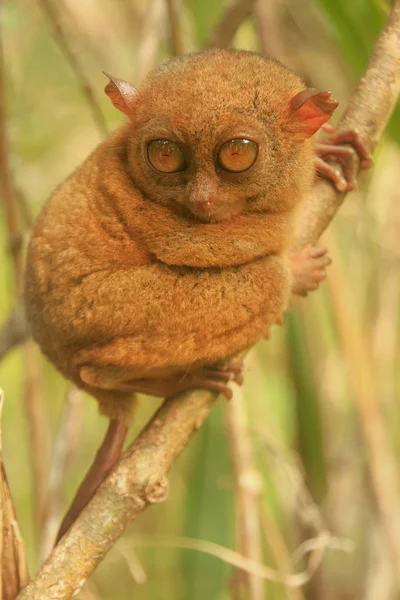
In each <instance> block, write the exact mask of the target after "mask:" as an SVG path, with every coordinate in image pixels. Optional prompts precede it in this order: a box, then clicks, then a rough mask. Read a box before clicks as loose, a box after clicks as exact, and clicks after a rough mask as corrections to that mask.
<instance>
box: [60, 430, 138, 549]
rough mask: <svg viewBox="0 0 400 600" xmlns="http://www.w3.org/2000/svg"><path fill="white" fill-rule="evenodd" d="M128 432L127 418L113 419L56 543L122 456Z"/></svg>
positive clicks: (61, 527)
mask: <svg viewBox="0 0 400 600" xmlns="http://www.w3.org/2000/svg"><path fill="white" fill-rule="evenodd" d="M127 432H128V425H127V423H126V420H118V419H111V420H110V425H109V427H108V430H107V433H106V436H105V438H104V440H103V443H102V444H101V446H100V448H99V449H98V451H97V454H96V457H95V459H94V461H93V463H92V466H91V467H90V469H89V471H88V472H87V474H86V476H85V479H84V480H83V481H82V483H81V485H80V486H79V489H78V491H77V493H76V495H75V497H74V499H73V501H72V504H71V506H70V507H69V509H68V512H67V514H66V515H65V517H64V519H63V521H62V523H61V526H60V529H59V531H58V534H57V539H56V543H57V542H58V541H59V540H60V539H61V538H62V536H63V535H64V533H66V531H67V530H68V529H69V528H70V527H71V525H72V523H73V522H74V521H75V519H76V518H77V516H78V515H79V514H80V512H81V511H82V510H83V509H84V508H85V506H86V504H87V503H88V502H89V500H90V499H91V498H92V496H93V494H94V493H95V491H96V490H97V488H98V487H99V485H100V484H101V482H102V481H103V479H104V478H105V477H106V476H107V475H108V473H109V472H110V471H111V469H112V468H113V466H114V465H115V463H116V462H117V461H118V459H119V457H120V456H121V452H122V447H123V445H124V441H125V438H126V434H127Z"/></svg>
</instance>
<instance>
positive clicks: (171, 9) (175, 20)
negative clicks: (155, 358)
mask: <svg viewBox="0 0 400 600" xmlns="http://www.w3.org/2000/svg"><path fill="white" fill-rule="evenodd" d="M166 3H167V10H168V22H169V38H170V49H171V54H172V56H180V55H181V54H183V53H184V47H183V39H182V27H181V23H180V19H179V14H178V0H166Z"/></svg>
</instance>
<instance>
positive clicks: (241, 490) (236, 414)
mask: <svg viewBox="0 0 400 600" xmlns="http://www.w3.org/2000/svg"><path fill="white" fill-rule="evenodd" d="M227 417H228V431H229V438H230V446H231V456H232V463H233V474H234V481H235V487H236V493H235V498H236V503H237V506H236V510H237V512H238V529H239V531H238V534H239V538H240V552H241V554H243V555H244V556H246V557H247V558H250V559H252V560H254V561H255V562H258V563H262V562H263V555H262V554H263V553H262V535H261V523H260V494H261V482H260V475H259V474H258V472H257V471H256V469H255V467H254V465H253V457H252V449H251V441H250V436H249V431H248V423H247V415H246V410H245V407H244V401H243V393H242V391H241V390H240V389H235V391H234V394H233V398H232V400H231V401H230V402H228V403H227ZM243 575H244V577H245V580H246V583H247V587H248V590H249V600H264V599H265V597H266V596H265V584H264V581H263V580H262V579H261V578H260V577H257V576H256V575H254V574H252V573H246V574H243Z"/></svg>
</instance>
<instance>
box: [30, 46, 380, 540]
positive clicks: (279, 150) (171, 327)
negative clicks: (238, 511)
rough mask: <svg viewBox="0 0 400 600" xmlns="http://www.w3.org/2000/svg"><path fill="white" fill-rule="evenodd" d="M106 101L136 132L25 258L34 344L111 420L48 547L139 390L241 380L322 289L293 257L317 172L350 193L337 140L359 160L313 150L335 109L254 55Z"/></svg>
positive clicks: (235, 56)
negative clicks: (254, 349)
mask: <svg viewBox="0 0 400 600" xmlns="http://www.w3.org/2000/svg"><path fill="white" fill-rule="evenodd" d="M105 91H106V93H107V95H108V96H109V97H110V99H111V101H112V102H113V104H114V105H115V107H116V108H118V109H119V110H120V111H122V112H123V113H124V114H125V115H127V116H128V118H129V121H128V123H127V124H126V125H125V126H124V127H122V129H121V130H119V131H118V132H117V133H115V134H114V135H113V136H112V137H111V138H110V139H109V140H107V141H106V142H104V143H102V144H100V146H98V148H97V149H96V150H95V151H94V153H93V154H92V155H91V156H90V157H89V158H88V159H87V160H86V162H85V163H84V164H83V165H82V166H80V167H79V168H78V169H77V170H76V171H75V172H74V173H73V174H72V175H71V176H70V177H69V178H68V179H67V180H66V181H65V182H64V183H63V184H62V185H61V186H60V187H59V188H58V189H57V190H56V191H55V193H54V195H53V196H52V198H51V199H50V201H49V202H48V204H47V205H46V206H45V208H44V210H43V212H42V214H41V216H40V217H39V219H38V221H37V223H36V226H35V228H34V231H33V234H32V239H31V242H30V247H29V252H28V261H27V275H26V301H27V310H28V315H29V319H30V321H31V323H32V330H33V335H34V338H35V339H36V340H37V342H38V343H39V345H40V346H41V348H42V350H43V352H44V353H45V355H46V356H47V357H48V358H49V359H50V360H51V361H52V362H53V363H54V364H55V366H56V367H57V368H58V369H59V370H60V371H61V372H62V373H63V374H64V375H65V376H66V377H67V378H68V379H70V380H72V381H73V382H74V383H75V384H76V385H77V386H79V387H80V388H82V389H84V390H85V391H87V392H88V393H89V394H91V395H92V396H94V397H95V398H96V399H97V400H98V402H99V404H100V410H101V412H102V413H104V414H105V415H107V416H108V417H109V419H110V420H111V422H110V427H109V430H108V432H107V435H106V438H105V440H104V442H103V445H102V446H101V448H100V450H99V452H98V455H97V457H96V460H95V462H94V464H93V466H92V468H91V470H90V471H89V473H88V475H87V477H86V479H85V481H84V482H83V484H82V486H81V488H80V490H79V491H78V494H77V496H76V498H75V500H74V502H73V504H72V506H71V508H70V510H69V512H68V514H67V516H66V517H65V519H64V522H63V524H62V527H61V530H60V532H59V537H60V536H61V535H62V534H63V533H64V532H65V531H66V529H68V527H69V526H70V524H71V523H72V522H73V520H74V519H75V518H76V515H77V514H78V513H79V512H80V510H81V509H82V507H83V506H84V505H85V504H86V503H87V501H88V499H89V498H90V497H91V495H92V494H93V492H94V490H95V489H96V488H97V486H98V485H99V483H100V482H101V480H102V479H103V478H104V476H105V474H106V473H107V472H108V471H109V470H110V469H111V467H112V465H113V464H114V463H115V461H116V459H117V458H118V456H119V454H120V452H121V448H122V445H123V442H124V439H125V435H126V431H127V428H128V425H129V421H130V418H131V412H132V406H133V399H134V396H135V393H144V394H150V395H155V396H169V395H172V394H174V393H176V392H179V391H183V390H186V389H191V388H209V389H212V390H217V391H219V392H222V393H224V394H225V395H226V396H227V397H229V396H230V394H231V390H230V388H229V386H228V383H229V382H230V381H236V382H237V383H241V381H242V374H241V370H242V365H241V364H240V362H239V361H237V360H235V359H234V358H233V357H234V356H235V355H236V354H237V353H238V352H239V351H240V350H243V349H245V348H247V347H248V346H251V345H252V344H254V343H255V342H257V341H258V340H259V339H260V338H262V337H268V334H269V329H270V326H271V324H273V323H275V322H280V319H281V317H282V314H283V312H284V311H285V308H286V306H287V303H288V299H289V295H290V291H291V289H293V290H294V291H296V292H298V293H304V292H307V290H310V289H315V288H316V287H317V286H318V283H319V281H320V280H322V279H323V278H324V269H325V266H326V265H327V264H328V263H329V259H328V257H327V255H326V251H325V249H320V248H311V249H307V250H305V251H303V252H302V253H300V254H299V255H297V256H294V257H290V255H289V253H290V244H291V241H292V230H293V222H294V218H295V214H296V210H297V207H298V206H299V204H300V203H301V201H302V200H303V199H304V198H305V197H306V196H307V194H309V192H310V190H311V187H312V185H313V181H314V179H315V174H316V171H317V172H318V171H319V173H320V175H322V176H326V177H329V178H331V179H332V181H333V183H334V185H336V187H338V189H342V190H344V189H351V188H352V187H353V186H354V173H353V172H352V169H351V163H350V162H349V158H351V157H349V153H350V154H351V150H349V148H348V147H347V148H346V147H345V148H344V147H343V146H341V145H340V144H342V143H343V142H352V143H353V145H354V146H355V148H356V150H357V151H358V153H359V155H360V158H361V164H362V166H369V164H370V157H369V155H368V153H367V151H366V150H365V148H364V146H363V144H362V143H361V142H360V140H359V139H358V137H357V135H356V134H354V133H352V132H346V133H344V134H339V133H336V132H335V131H334V130H332V128H330V129H329V131H328V136H327V137H326V139H325V141H323V142H322V141H321V140H320V141H319V142H315V141H314V140H312V136H313V135H314V134H315V133H316V132H317V131H318V130H319V129H320V128H321V127H322V126H323V125H324V123H325V122H326V121H327V120H328V119H329V118H330V116H331V114H332V113H333V111H334V110H335V108H336V106H337V102H336V101H334V100H333V99H332V98H331V96H330V94H329V93H328V92H319V91H317V90H315V89H308V88H306V87H305V85H304V82H303V81H302V80H301V78H300V77H298V76H297V75H295V74H294V73H293V72H291V71H290V70H289V69H287V68H286V67H284V66H283V65H281V64H279V63H278V62H277V61H275V60H272V59H269V58H266V57H263V56H261V55H259V54H257V53H253V52H245V51H238V50H212V51H207V52H203V53H199V54H192V55H188V56H183V57H181V58H177V59H173V60H171V61H169V62H168V63H166V64H164V65H162V66H160V67H158V68H157V69H156V70H155V71H154V72H152V73H151V74H150V75H149V76H148V78H147V79H146V81H145V82H144V84H143V86H142V88H141V89H140V91H138V90H137V89H135V88H134V87H133V86H132V85H130V84H128V83H126V82H124V81H122V80H119V79H115V78H110V83H109V84H108V85H107V87H106V90H105ZM326 157H337V158H339V160H340V161H341V162H342V163H343V165H344V174H345V179H343V178H342V177H340V176H339V175H337V174H336V172H335V171H333V170H332V168H331V167H330V166H329V165H328V164H327V163H325V162H324V160H323V159H324V158H326ZM316 167H317V168H316Z"/></svg>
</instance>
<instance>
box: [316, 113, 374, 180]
mask: <svg viewBox="0 0 400 600" xmlns="http://www.w3.org/2000/svg"><path fill="white" fill-rule="evenodd" d="M322 129H323V130H324V131H326V132H327V133H328V136H327V137H326V138H320V139H319V140H318V141H317V142H316V145H315V151H316V154H317V159H316V170H317V174H318V175H320V176H321V177H325V178H326V179H330V180H331V181H332V182H333V184H334V186H335V187H336V189H337V190H338V191H339V192H346V191H351V190H354V189H355V187H356V185H357V182H356V170H355V162H354V157H355V152H357V154H358V156H359V158H360V166H361V168H362V169H368V168H369V167H371V166H372V157H371V153H370V151H369V149H368V148H367V146H366V144H365V142H364V141H363V140H362V139H361V137H360V135H359V134H358V133H357V132H356V131H354V130H349V131H340V132H337V131H336V129H335V128H334V127H332V125H329V124H326V125H323V127H322ZM343 144H351V145H352V146H353V148H350V147H349V146H346V145H344V146H343ZM329 158H334V159H337V160H338V161H339V162H340V163H341V165H342V167H343V176H342V175H340V174H339V173H338V172H337V171H336V170H335V169H334V168H332V166H331V165H330V164H329V163H327V162H325V161H326V159H329Z"/></svg>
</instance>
